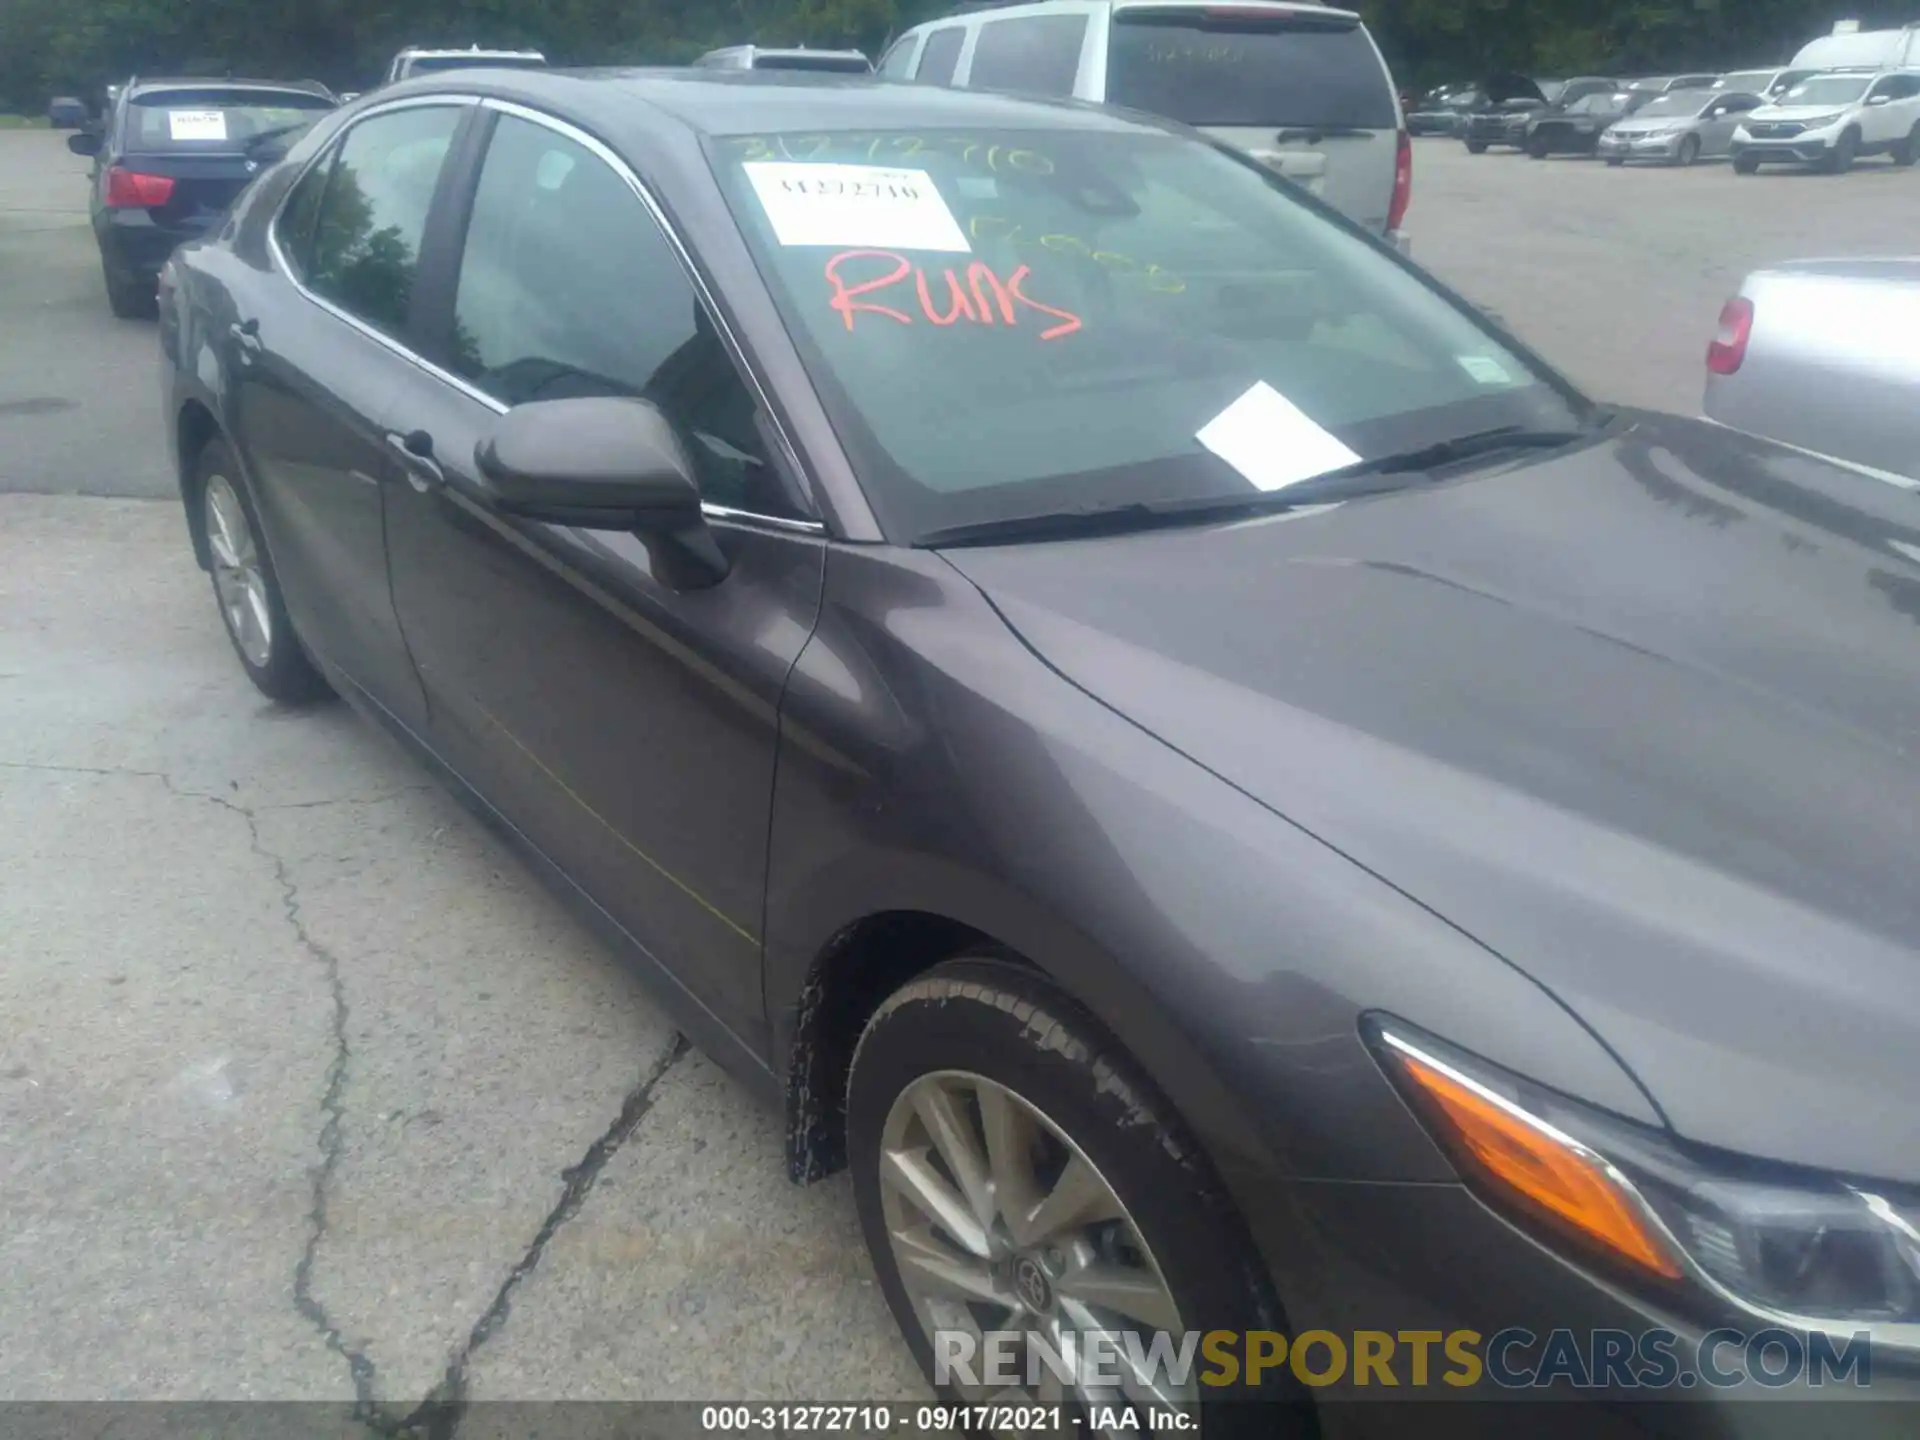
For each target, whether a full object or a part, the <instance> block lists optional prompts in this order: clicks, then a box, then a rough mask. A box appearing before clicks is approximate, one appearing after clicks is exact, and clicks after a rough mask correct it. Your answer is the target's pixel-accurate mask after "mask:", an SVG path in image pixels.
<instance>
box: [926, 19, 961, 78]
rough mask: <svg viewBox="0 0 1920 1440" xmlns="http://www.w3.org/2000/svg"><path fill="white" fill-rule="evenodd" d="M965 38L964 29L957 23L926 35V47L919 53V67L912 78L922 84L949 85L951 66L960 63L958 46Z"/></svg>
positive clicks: (951, 73) (951, 74)
mask: <svg viewBox="0 0 1920 1440" xmlns="http://www.w3.org/2000/svg"><path fill="white" fill-rule="evenodd" d="M966 39H967V32H966V30H965V29H964V28H962V27H961V26H958V25H949V26H948V27H947V28H946V29H945V30H936V31H934V32H933V33H932V34H931V35H929V36H927V48H926V49H925V50H924V51H923V52H922V53H921V56H920V68H919V69H918V70H917V71H915V72H914V77H913V78H914V79H916V80H918V81H919V82H920V83H921V84H923V85H951V84H952V83H953V67H954V66H956V65H958V64H959V63H960V47H961V46H962V45H963V44H965V43H966Z"/></svg>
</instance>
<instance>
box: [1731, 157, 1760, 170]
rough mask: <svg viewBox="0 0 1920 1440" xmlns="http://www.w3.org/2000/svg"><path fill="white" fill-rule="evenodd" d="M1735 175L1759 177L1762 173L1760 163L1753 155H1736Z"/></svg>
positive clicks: (1734, 161)
mask: <svg viewBox="0 0 1920 1440" xmlns="http://www.w3.org/2000/svg"><path fill="white" fill-rule="evenodd" d="M1733 173H1734V174H1736V175H1758V174H1759V173H1760V162H1759V161H1758V160H1757V159H1755V158H1754V157H1753V156H1751V155H1736V156H1734V157H1733Z"/></svg>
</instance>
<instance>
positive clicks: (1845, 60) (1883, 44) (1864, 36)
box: [1793, 20, 1920, 70]
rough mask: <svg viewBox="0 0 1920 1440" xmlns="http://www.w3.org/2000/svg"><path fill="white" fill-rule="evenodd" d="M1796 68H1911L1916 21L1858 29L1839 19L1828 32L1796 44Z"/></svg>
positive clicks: (1919, 31)
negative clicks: (1895, 27) (1891, 27)
mask: <svg viewBox="0 0 1920 1440" xmlns="http://www.w3.org/2000/svg"><path fill="white" fill-rule="evenodd" d="M1793 68H1794V69H1796V70H1913V69H1920V22H1916V23H1914V24H1912V25H1905V26H1902V27H1901V28H1900V29H1898V30H1862V29H1861V28H1860V26H1859V22H1857V21H1852V20H1842V21H1841V22H1840V23H1839V24H1837V25H1835V26H1834V27H1833V33H1832V34H1831V35H1822V36H1821V37H1820V38H1819V39H1818V40H1812V41H1809V42H1808V43H1807V44H1805V45H1803V46H1801V47H1800V53H1799V54H1798V55H1795V56H1794V57H1793Z"/></svg>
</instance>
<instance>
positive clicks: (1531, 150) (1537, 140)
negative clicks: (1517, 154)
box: [1526, 135, 1553, 160]
mask: <svg viewBox="0 0 1920 1440" xmlns="http://www.w3.org/2000/svg"><path fill="white" fill-rule="evenodd" d="M1526 150H1527V154H1529V155H1531V156H1532V157H1533V158H1534V159H1536V160H1544V159H1546V158H1547V156H1549V155H1551V154H1552V153H1553V142H1552V141H1550V140H1548V139H1547V137H1546V136H1544V135H1529V136H1528V137H1527V145H1526Z"/></svg>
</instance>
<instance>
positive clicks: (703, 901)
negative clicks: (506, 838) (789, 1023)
mask: <svg viewBox="0 0 1920 1440" xmlns="http://www.w3.org/2000/svg"><path fill="white" fill-rule="evenodd" d="M467 700H468V702H469V703H471V704H472V706H473V708H474V709H476V710H478V711H479V712H480V713H481V714H482V715H484V716H486V717H487V723H488V724H490V725H492V726H493V727H494V729H496V730H498V731H499V732H500V733H501V734H502V735H504V736H506V737H507V739H509V740H511V741H512V742H513V745H514V748H515V749H517V750H518V751H519V752H520V753H521V754H522V755H524V756H526V757H527V759H528V760H530V761H532V762H533V764H534V767H535V768H536V769H538V770H539V771H540V773H541V774H542V775H544V776H546V777H547V779H549V780H551V781H552V782H553V783H554V784H555V785H556V786H558V787H559V789H560V792H561V793H562V794H563V795H565V796H566V797H567V798H568V799H569V800H571V801H573V803H574V804H576V805H578V806H579V807H580V808H581V809H582V810H584V811H586V812H587V814H589V815H591V816H592V817H593V818H594V819H596V820H598V821H599V822H600V824H601V825H602V826H603V827H604V828H605V829H606V832H607V833H608V834H609V835H611V836H613V838H614V839H616V840H618V841H619V842H620V843H621V844H622V845H624V846H626V847H627V849H628V850H630V851H632V852H633V853H634V854H635V855H637V856H639V857H640V859H641V860H643V861H645V862H646V864H647V865H648V866H649V867H650V868H651V869H652V870H653V871H654V873H655V874H657V875H659V876H660V878H661V879H663V880H665V881H667V882H668V883H669V884H671V885H672V886H673V887H674V888H675V889H677V890H678V891H679V892H680V893H681V894H683V895H685V896H686V897H687V898H688V899H689V900H691V901H693V903H694V904H696V905H698V906H699V907H700V908H701V909H702V910H704V911H706V912H707V913H708V914H709V915H711V916H713V918H714V919H716V920H718V921H719V922H720V923H721V924H722V925H724V926H726V927H727V928H728V929H729V930H731V931H732V932H733V933H734V934H736V935H738V936H739V937H740V938H741V939H742V940H744V941H746V942H747V943H748V944H749V945H751V946H753V947H754V948H756V949H758V948H759V945H760V941H759V940H758V939H757V938H756V937H755V936H754V935H753V934H752V932H750V931H749V930H747V929H746V928H745V927H744V926H741V925H738V924H736V923H735V922H734V921H733V920H732V919H730V918H729V917H728V916H727V915H726V914H725V913H724V912H723V911H721V910H720V909H719V907H717V906H716V905H714V904H713V903H712V902H711V901H710V900H708V899H707V898H706V896H704V895H702V894H701V893H700V892H699V891H698V890H695V889H694V888H693V887H692V886H691V885H689V884H687V882H686V881H684V880H682V879H681V878H680V877H679V876H678V875H676V874H674V873H673V872H672V871H671V870H669V869H667V867H666V866H664V865H662V864H661V863H660V862H659V861H658V860H656V859H654V858H653V856H651V855H649V854H648V853H647V852H646V851H644V850H642V849H641V848H640V847H639V846H638V845H636V844H634V843H633V841H631V840H629V839H628V838H627V837H626V836H625V835H624V834H622V833H621V831H620V830H619V829H618V828H616V827H615V826H614V824H613V822H612V821H610V820H608V819H607V817H606V816H604V815H602V814H601V813H600V812H599V811H598V810H596V809H594V808H593V806H591V805H589V804H588V803H587V802H586V801H585V800H584V799H582V798H581V796H580V793H579V792H578V791H576V790H575V789H574V788H573V787H572V786H571V785H569V784H567V782H566V781H565V780H563V779H561V778H560V776H559V775H557V774H555V773H554V771H553V769H552V768H551V767H550V766H549V765H548V764H547V762H546V761H544V760H542V759H541V758H540V757H539V756H538V755H536V754H534V753H533V751H532V750H530V749H528V748H527V745H526V742H524V741H523V740H521V738H520V737H519V736H518V735H516V734H514V733H513V731H511V730H509V729H508V728H507V727H506V726H505V725H504V724H502V723H501V721H500V718H499V717H498V716H497V715H495V714H494V713H493V712H492V711H491V710H489V709H487V707H486V706H484V705H482V704H481V703H480V702H479V701H477V700H475V699H474V698H473V697H472V696H471V695H469V696H468V697H467Z"/></svg>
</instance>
